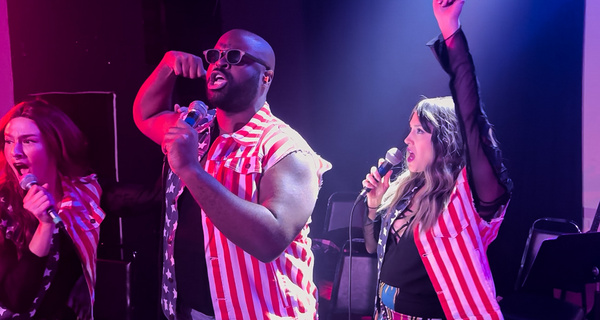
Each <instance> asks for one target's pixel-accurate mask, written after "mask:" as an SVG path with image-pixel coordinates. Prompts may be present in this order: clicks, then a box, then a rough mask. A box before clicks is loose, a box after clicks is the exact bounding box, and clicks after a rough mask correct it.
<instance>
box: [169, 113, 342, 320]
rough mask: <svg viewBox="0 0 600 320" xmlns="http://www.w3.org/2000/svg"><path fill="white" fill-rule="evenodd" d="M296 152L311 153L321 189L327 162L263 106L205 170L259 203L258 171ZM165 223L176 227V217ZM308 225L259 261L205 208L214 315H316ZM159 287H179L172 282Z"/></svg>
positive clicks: (222, 141)
mask: <svg viewBox="0 0 600 320" xmlns="http://www.w3.org/2000/svg"><path fill="white" fill-rule="evenodd" d="M293 152H303V153H305V154H309V155H311V156H312V159H313V161H314V165H315V168H317V170H316V172H317V175H318V178H319V186H320V184H321V181H322V180H321V177H322V174H323V173H324V172H325V171H327V170H329V169H330V168H331V164H330V163H329V162H327V161H326V160H324V159H322V158H321V157H320V156H318V155H317V154H316V153H315V152H314V151H313V150H312V149H311V148H310V146H309V145H308V144H307V143H306V141H305V140H304V139H303V138H302V137H301V136H300V134H298V133H297V132H296V131H294V130H293V129H292V128H290V127H289V126H288V125H287V124H285V123H284V122H283V121H281V120H280V119H278V118H277V117H275V116H274V115H273V114H272V113H271V110H270V107H269V105H268V104H267V103H265V105H264V106H263V107H262V108H261V109H260V110H259V111H258V112H257V113H256V114H255V115H254V116H253V117H252V119H251V120H250V121H249V122H248V123H247V124H246V125H245V126H244V127H242V128H241V129H240V130H238V131H236V132H234V133H232V134H222V135H220V136H219V137H217V138H216V140H215V141H214V142H213V143H212V145H211V146H210V149H209V151H208V154H207V155H206V163H205V164H204V169H205V170H206V172H208V173H209V174H211V175H212V176H213V177H215V178H216V179H217V180H218V181H219V182H221V184H223V185H224V186H225V187H226V188H227V189H229V190H230V191H231V192H233V193H234V194H236V195H237V196H238V197H240V198H242V199H244V200H247V201H251V202H254V203H257V202H258V186H259V183H260V178H261V177H262V175H263V173H264V172H265V171H266V170H268V169H269V168H271V167H272V166H273V165H275V164H276V163H277V162H279V161H280V160H281V159H283V158H284V157H285V156H287V155H289V154H291V153H293ZM167 188H168V189H167V192H169V191H171V192H173V193H175V194H176V195H179V194H181V192H180V191H179V190H176V189H180V188H178V187H175V188H174V189H173V190H169V186H167ZM176 208H177V205H176V204H174V203H172V202H171V203H167V208H166V209H167V210H176ZM169 223H170V224H171V225H173V224H175V225H176V221H172V220H171V221H169ZM309 223H310V219H309V221H308V222H307V224H306V225H305V226H304V227H303V228H302V230H301V231H300V233H299V234H298V236H296V238H295V239H294V240H293V241H292V243H291V244H290V245H289V246H288V247H287V249H286V250H285V251H284V252H283V253H282V254H281V255H280V256H279V257H278V258H276V259H275V260H273V261H271V262H268V263H264V262H261V261H260V260H258V259H257V258H255V257H253V256H252V255H250V254H248V253H247V252H245V251H243V250H242V249H241V248H239V247H238V246H236V245H235V244H234V243H233V242H231V241H229V239H227V238H226V237H225V236H224V235H223V234H222V233H221V232H220V231H219V230H218V229H217V228H216V227H215V226H214V225H213V224H212V222H211V221H210V219H209V218H208V217H207V216H206V214H205V213H204V212H202V225H203V232H204V247H205V261H206V265H207V269H208V279H209V283H210V292H211V300H212V305H213V309H214V311H215V318H216V319H316V318H317V288H316V286H315V284H314V282H313V265H314V256H313V253H312V251H311V240H310V238H309V237H308V233H309ZM165 235H166V236H167V238H171V240H172V239H173V238H174V236H173V235H167V233H165ZM167 241H168V239H167ZM171 257H172V255H169V253H168V252H165V256H164V257H163V258H167V259H169V260H170V261H168V263H169V264H170V263H171V262H173V261H172V260H171ZM170 272H171V271H170ZM169 276H170V278H171V279H176V277H175V276H174V275H171V274H170V275H169ZM163 289H165V290H176V286H175V288H174V289H169V287H168V286H163ZM170 294H171V295H173V294H172V293H170ZM175 296H176V293H175ZM165 302H166V301H164V300H163V310H164V311H165V314H168V313H170V312H169V311H171V310H168V307H169V305H168V302H167V310H165V308H164V307H165V305H164V303H165ZM171 308H173V306H171Z"/></svg>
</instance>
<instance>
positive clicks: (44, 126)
mask: <svg viewBox="0 0 600 320" xmlns="http://www.w3.org/2000/svg"><path fill="white" fill-rule="evenodd" d="M18 117H22V118H27V119H31V120H32V121H33V122H34V123H35V124H36V125H37V127H38V128H39V130H40V134H41V139H42V143H43V144H44V148H45V149H46V150H47V152H48V154H49V155H50V156H51V157H54V160H55V163H56V166H57V169H58V172H59V174H60V175H61V176H62V177H65V178H76V177H82V176H85V175H87V174H89V173H90V167H89V164H88V162H87V159H88V154H87V141H86V139H85V137H84V136H83V134H82V133H81V131H80V130H79V128H78V127H77V126H76V125H75V123H73V121H72V120H71V119H70V118H69V117H68V116H67V115H66V114H65V113H64V112H63V111H61V110H60V109H59V108H57V107H55V106H53V105H51V104H49V103H48V102H46V101H44V100H41V99H37V100H31V101H25V102H21V103H19V104H17V105H15V106H14V107H12V108H11V109H10V110H9V111H8V112H7V113H6V114H5V115H4V116H3V117H2V119H0V135H1V136H2V140H1V142H0V144H1V147H0V153H1V154H2V156H1V157H0V196H2V197H3V198H4V201H5V204H4V205H5V206H3V207H2V208H0V218H2V219H7V220H10V221H11V222H12V223H11V224H12V225H13V226H14V230H13V234H12V237H11V238H12V240H13V241H14V242H15V244H16V245H17V247H18V248H19V249H22V248H23V247H24V246H26V245H29V241H30V240H31V237H32V236H33V231H35V227H36V226H37V224H38V221H37V219H36V218H35V216H34V215H33V214H32V213H31V212H29V211H27V210H25V209H23V197H24V196H25V191H23V189H21V187H20V186H19V178H18V177H17V176H16V175H15V173H14V171H13V170H12V168H11V166H10V164H9V163H8V161H6V155H5V154H4V144H5V140H4V130H5V129H6V125H7V124H8V123H9V122H10V121H11V120H12V119H14V118H18ZM8 206H10V207H11V208H12V210H7V208H8Z"/></svg>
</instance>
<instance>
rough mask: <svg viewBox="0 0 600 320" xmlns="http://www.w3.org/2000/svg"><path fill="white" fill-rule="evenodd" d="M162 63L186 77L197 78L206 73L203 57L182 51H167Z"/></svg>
mask: <svg viewBox="0 0 600 320" xmlns="http://www.w3.org/2000/svg"><path fill="white" fill-rule="evenodd" d="M162 63H164V64H166V65H167V66H169V68H171V69H172V70H173V72H174V73H175V75H177V76H182V77H184V78H189V79H196V78H201V77H203V76H205V75H206V70H204V65H203V62H202V58H200V57H198V56H195V55H193V54H190V53H185V52H181V51H169V52H167V53H165V56H164V57H163V60H162Z"/></svg>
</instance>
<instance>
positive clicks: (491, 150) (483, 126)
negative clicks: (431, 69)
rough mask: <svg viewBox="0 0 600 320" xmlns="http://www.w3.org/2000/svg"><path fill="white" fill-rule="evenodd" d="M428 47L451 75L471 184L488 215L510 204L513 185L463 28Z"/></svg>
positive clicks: (479, 208)
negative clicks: (489, 119) (489, 115)
mask: <svg viewBox="0 0 600 320" xmlns="http://www.w3.org/2000/svg"><path fill="white" fill-rule="evenodd" d="M428 45H430V46H431V49H432V50H433V53H434V55H435V56H436V58H437V59H438V61H439V62H440V64H441V66H442V68H443V69H444V71H446V73H448V75H450V90H451V92H452V98H453V100H454V104H455V108H456V114H457V117H458V121H459V124H460V127H461V133H462V136H463V139H464V141H465V147H466V154H467V172H468V177H469V185H470V186H471V190H472V192H473V197H474V201H475V206H476V208H477V211H478V212H479V214H480V215H482V216H488V215H490V214H492V213H494V212H495V211H496V210H497V209H498V207H499V206H500V205H503V204H506V203H507V201H508V199H509V198H510V194H511V192H512V188H513V184H512V181H511V180H510V178H509V177H508V173H507V170H506V167H505V166H504V164H503V162H502V152H501V151H500V148H499V147H498V144H497V143H496V140H495V137H494V133H493V127H492V125H491V124H490V122H489V121H488V118H487V115H486V114H485V112H484V110H483V107H482V103H481V100H480V95H479V84H478V82H477V77H476V76H475V66H474V63H473V58H472V57H471V54H470V53H469V47H468V44H467V39H466V37H465V35H464V33H463V31H462V29H461V28H460V29H458V30H457V31H456V32H455V33H454V34H453V35H452V36H450V37H449V38H448V39H445V40H444V39H443V38H442V37H441V36H440V37H439V38H437V39H434V40H432V41H430V43H428Z"/></svg>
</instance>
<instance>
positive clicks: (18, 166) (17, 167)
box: [13, 163, 29, 176]
mask: <svg viewBox="0 0 600 320" xmlns="http://www.w3.org/2000/svg"><path fill="white" fill-rule="evenodd" d="M13 167H14V168H15V170H17V172H18V173H19V176H22V175H23V174H24V173H26V172H24V171H25V170H27V169H29V166H28V165H26V164H23V163H15V164H13Z"/></svg>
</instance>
